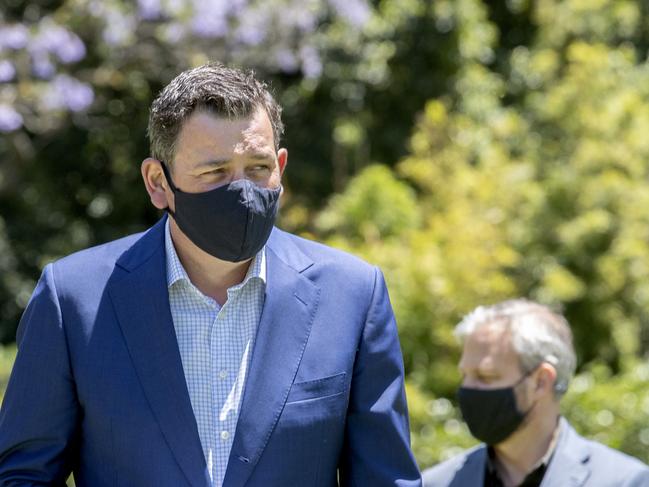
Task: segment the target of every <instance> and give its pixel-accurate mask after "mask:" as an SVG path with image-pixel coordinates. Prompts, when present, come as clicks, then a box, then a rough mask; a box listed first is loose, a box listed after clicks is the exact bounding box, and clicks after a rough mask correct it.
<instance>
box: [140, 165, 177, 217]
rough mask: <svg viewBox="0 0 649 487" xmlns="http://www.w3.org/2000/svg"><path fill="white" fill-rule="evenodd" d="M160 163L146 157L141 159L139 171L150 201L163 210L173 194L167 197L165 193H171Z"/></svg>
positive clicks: (167, 205)
mask: <svg viewBox="0 0 649 487" xmlns="http://www.w3.org/2000/svg"><path fill="white" fill-rule="evenodd" d="M161 164H162V163H161V162H160V161H158V160H157V159H153V158H152V157H147V158H146V159H144V160H143V161H142V165H141V167H140V171H141V173H142V179H143V180H144V187H145V188H146V191H147V193H149V197H150V198H151V203H153V206H155V207H156V208H157V209H159V210H164V209H165V208H167V207H169V206H170V205H169V200H170V198H172V197H173V196H171V197H169V198H168V194H167V193H168V192H169V193H171V191H169V189H168V188H169V186H168V184H167V180H166V179H165V176H164V172H163V171H162V166H161Z"/></svg>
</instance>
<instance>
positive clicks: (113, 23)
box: [103, 10, 136, 46]
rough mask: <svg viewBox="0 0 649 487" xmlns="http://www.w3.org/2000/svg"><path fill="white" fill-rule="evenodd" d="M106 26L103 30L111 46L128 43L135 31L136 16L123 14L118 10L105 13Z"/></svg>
mask: <svg viewBox="0 0 649 487" xmlns="http://www.w3.org/2000/svg"><path fill="white" fill-rule="evenodd" d="M105 17H106V27H105V29H104V32H103V39H104V41H105V42H106V44H109V45H111V46H121V45H125V44H127V43H128V42H129V41H130V39H131V38H132V37H133V34H134V33H135V27H136V20H135V18H134V17H129V16H126V15H122V14H121V13H120V12H118V11H116V10H110V11H107V12H106V13H105Z"/></svg>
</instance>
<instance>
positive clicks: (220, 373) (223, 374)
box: [219, 369, 228, 379]
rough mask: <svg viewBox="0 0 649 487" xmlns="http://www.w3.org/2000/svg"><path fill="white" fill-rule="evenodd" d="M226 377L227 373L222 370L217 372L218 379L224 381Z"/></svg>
mask: <svg viewBox="0 0 649 487" xmlns="http://www.w3.org/2000/svg"><path fill="white" fill-rule="evenodd" d="M227 376H228V371H227V370H225V369H223V370H220V371H219V379H225V378H226V377H227Z"/></svg>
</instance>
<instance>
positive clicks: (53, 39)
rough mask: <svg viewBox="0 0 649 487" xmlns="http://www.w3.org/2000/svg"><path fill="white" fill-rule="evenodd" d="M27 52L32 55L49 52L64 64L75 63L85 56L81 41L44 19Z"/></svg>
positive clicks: (74, 35) (84, 47)
mask: <svg viewBox="0 0 649 487" xmlns="http://www.w3.org/2000/svg"><path fill="white" fill-rule="evenodd" d="M29 50H30V51H31V52H32V54H34V53H42V52H50V53H52V54H54V55H55V56H56V57H58V58H59V60H60V61H61V62H62V63H64V64H69V63H75V62H77V61H80V60H81V59H83V58H84V57H85V55H86V46H85V45H84V43H83V41H82V40H81V39H80V38H79V36H77V35H76V34H74V33H73V32H70V31H69V30H67V29H65V28H64V27H61V26H60V25H57V24H55V23H54V22H52V21H51V20H50V19H48V18H45V19H44V20H43V21H42V23H41V28H40V30H39V32H38V34H37V35H36V37H35V38H34V39H33V40H32V42H31V43H30V46H29Z"/></svg>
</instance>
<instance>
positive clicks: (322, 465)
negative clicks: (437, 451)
mask: <svg viewBox="0 0 649 487" xmlns="http://www.w3.org/2000/svg"><path fill="white" fill-rule="evenodd" d="M163 229H164V218H163V219H162V220H161V221H160V222H158V224H157V225H155V226H154V227H153V228H151V229H150V230H149V231H148V232H146V233H144V234H140V235H134V236H130V237H126V238H124V239H121V240H118V241H115V242H111V243H109V244H106V245H102V246H99V247H95V248H92V249H88V250H85V251H82V252H79V253H77V254H74V255H72V256H69V257H66V258H64V259H62V260H60V261H58V262H56V263H54V264H51V265H48V266H47V267H46V268H45V270H44V271H43V275H42V277H41V279H40V281H39V283H38V285H37V286H36V289H35V291H34V294H33V296H32V299H31V301H30V303H29V305H28V307H27V309H26V310H25V313H24V315H23V318H22V320H21V323H20V326H19V330H18V340H17V341H18V354H17V356H16V362H15V364H14V368H13V371H12V374H11V378H10V381H9V385H8V387H7V391H6V396H5V399H4V403H3V405H2V410H1V412H0V485H2V486H13V485H58V484H62V483H63V481H64V479H65V478H66V477H67V476H68V474H69V472H70V471H73V472H74V476H75V481H76V485H77V487H84V486H90V487H102V486H135V487H145V486H156V487H163V486H173V487H179V486H185V485H191V486H195V487H198V486H201V487H202V486H207V485H209V477H208V473H207V469H206V464H205V459H204V456H203V452H202V449H201V445H200V440H199V436H198V429H197V426H196V421H195V419H194V415H193V411H192V407H191V403H190V400H189V395H188V392H187V387H186V384H185V377H184V374H183V369H182V364H181V359H180V353H179V351H178V345H177V342H176V337H175V333H174V328H173V323H172V319H171V313H170V309H169V299H168V292H167V285H166V270H165V250H164V232H163ZM267 266H268V267H267V269H268V275H267V277H268V280H267V289H266V300H265V304H264V308H263V312H262V316H261V320H260V323H259V327H258V332H257V338H256V342H255V348H254V352H253V357H252V361H251V364H250V369H249V375H248V379H247V382H246V387H245V393H244V397H243V401H242V405H241V412H240V416H239V422H238V424H237V429H236V433H235V437H234V444H233V447H232V452H231V454H230V458H229V462H228V466H227V470H226V474H225V481H224V485H225V486H227V487H230V486H232V487H239V486H244V485H245V486H263V487H271V486H282V487H287V486H290V487H297V486H333V485H337V484H338V482H340V484H341V485H356V486H360V485H362V486H366V485H367V486H376V487H378V486H394V485H398V486H418V485H421V479H420V475H419V473H418V470H417V467H416V464H415V461H414V458H413V456H412V453H411V451H410V448H409V433H408V421H407V410H406V401H405V396H404V385H403V365H402V360H401V355H400V349H399V343H398V338H397V332H396V326H395V322H394V317H393V313H392V309H391V307H390V303H389V298H388V294H387V291H386V287H385V283H384V281H383V278H382V275H381V273H380V272H379V271H378V269H376V268H374V267H371V266H369V265H367V264H365V263H363V262H362V261H360V260H358V259H356V258H354V257H352V256H349V255H347V254H344V253H342V252H339V251H335V250H333V249H330V248H327V247H325V246H323V245H319V244H316V243H313V242H309V241H306V240H303V239H299V238H297V237H295V236H292V235H289V234H287V233H284V232H282V231H280V230H277V229H275V230H273V234H272V236H271V238H270V240H269V242H268V246H267ZM337 469H339V473H338V474H337ZM337 475H339V480H338V479H337Z"/></svg>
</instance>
